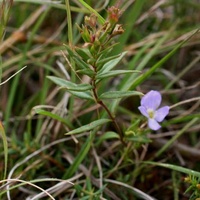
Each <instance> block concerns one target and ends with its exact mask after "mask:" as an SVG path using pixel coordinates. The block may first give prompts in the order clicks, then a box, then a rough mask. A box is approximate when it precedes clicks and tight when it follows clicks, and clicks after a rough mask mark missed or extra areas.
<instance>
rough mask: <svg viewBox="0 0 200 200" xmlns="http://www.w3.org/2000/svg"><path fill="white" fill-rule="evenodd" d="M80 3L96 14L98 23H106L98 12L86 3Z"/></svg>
mask: <svg viewBox="0 0 200 200" xmlns="http://www.w3.org/2000/svg"><path fill="white" fill-rule="evenodd" d="M79 1H80V3H81V4H82V5H83V6H85V7H86V8H87V9H88V10H89V11H90V12H91V13H94V14H95V15H96V16H97V18H98V21H99V22H100V23H101V24H104V23H105V19H104V18H103V17H102V16H101V15H100V14H99V13H98V12H97V11H96V10H94V9H93V8H92V7H91V6H89V5H88V4H87V3H86V2H84V1H83V0H79Z"/></svg>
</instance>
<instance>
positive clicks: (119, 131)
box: [92, 79, 126, 145]
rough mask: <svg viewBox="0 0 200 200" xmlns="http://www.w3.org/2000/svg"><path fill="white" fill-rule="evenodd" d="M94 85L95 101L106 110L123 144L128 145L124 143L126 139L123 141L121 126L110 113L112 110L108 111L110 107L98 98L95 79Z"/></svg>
mask: <svg viewBox="0 0 200 200" xmlns="http://www.w3.org/2000/svg"><path fill="white" fill-rule="evenodd" d="M92 85H93V90H92V91H93V95H94V98H95V101H96V102H97V103H98V104H99V105H100V106H101V107H103V108H104V109H105V111H106V112H107V114H108V116H109V117H110V119H111V120H112V123H113V125H114V127H115V129H116V131H117V132H118V134H119V137H120V140H121V142H122V143H123V144H124V145H126V144H125V142H124V139H123V132H122V130H121V128H120V127H119V125H118V123H117V121H116V119H115V117H114V116H113V115H112V113H111V112H110V110H109V109H108V107H107V106H106V105H105V104H104V102H103V101H102V100H100V99H99V97H98V94H97V85H96V83H95V79H93V80H92Z"/></svg>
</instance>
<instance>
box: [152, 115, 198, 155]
mask: <svg viewBox="0 0 200 200" xmlns="http://www.w3.org/2000/svg"><path fill="white" fill-rule="evenodd" d="M198 120H199V118H197V117H195V118H194V119H192V120H191V121H190V122H189V123H187V124H186V125H185V126H184V127H183V128H182V129H181V130H180V131H179V132H178V133H177V134H176V135H175V136H174V137H172V138H171V139H170V140H169V141H168V142H167V143H166V144H165V145H164V146H163V147H162V148H161V149H160V150H159V151H158V152H157V153H156V154H155V158H156V157H159V156H160V155H161V154H162V153H163V152H165V151H166V150H167V149H168V148H169V147H170V146H171V145H172V144H173V143H174V142H175V141H176V140H177V139H178V138H179V137H180V136H181V135H182V134H183V133H184V132H185V131H186V130H188V129H189V128H190V127H191V126H192V125H193V124H194V123H196V122H197V121H198Z"/></svg>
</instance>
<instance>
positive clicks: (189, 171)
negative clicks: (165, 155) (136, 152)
mask: <svg viewBox="0 0 200 200" xmlns="http://www.w3.org/2000/svg"><path fill="white" fill-rule="evenodd" d="M144 163H145V164H149V165H155V166H159V167H165V168H168V169H172V170H175V171H178V172H182V173H184V174H188V175H193V176H197V177H200V172H197V171H194V170H191V169H187V168H185V167H180V166H177V165H172V164H166V163H158V162H150V161H146V162H144Z"/></svg>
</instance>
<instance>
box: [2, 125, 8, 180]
mask: <svg viewBox="0 0 200 200" xmlns="http://www.w3.org/2000/svg"><path fill="white" fill-rule="evenodd" d="M0 135H1V137H2V140H3V148H4V176H3V177H1V178H2V179H6V173H7V168H8V142H7V138H6V134H5V131H4V128H3V125H2V123H1V122H0Z"/></svg>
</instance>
